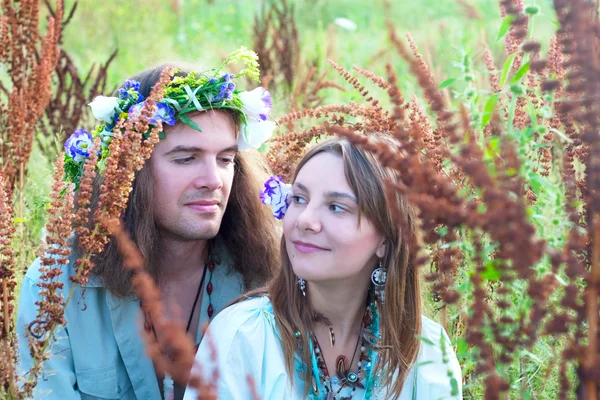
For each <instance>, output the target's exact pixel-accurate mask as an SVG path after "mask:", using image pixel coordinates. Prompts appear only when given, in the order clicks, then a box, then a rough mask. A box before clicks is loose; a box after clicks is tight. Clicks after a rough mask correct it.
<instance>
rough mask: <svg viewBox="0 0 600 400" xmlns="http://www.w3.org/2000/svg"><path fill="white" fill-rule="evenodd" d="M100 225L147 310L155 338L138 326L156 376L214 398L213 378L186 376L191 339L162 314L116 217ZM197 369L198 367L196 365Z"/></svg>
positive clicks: (149, 280)
mask: <svg viewBox="0 0 600 400" xmlns="http://www.w3.org/2000/svg"><path fill="white" fill-rule="evenodd" d="M104 226H106V228H107V229H108V230H109V231H110V233H111V234H112V235H113V236H114V237H115V239H116V240H117V243H118V245H119V251H120V252H121V254H122V255H123V257H124V263H123V265H124V266H125V268H127V269H129V270H131V271H132V272H133V276H132V278H131V280H132V284H133V290H134V292H135V294H136V295H137V296H138V298H139V299H140V301H141V302H142V303H143V304H144V309H145V311H146V312H147V313H148V315H149V317H150V319H151V320H152V324H153V326H154V330H155V332H156V340H154V338H153V337H152V336H151V335H150V334H148V333H145V331H144V330H143V329H140V333H141V334H142V335H143V336H144V339H145V343H146V351H147V353H148V354H149V355H150V357H151V358H152V361H153V362H154V367H155V369H156V371H157V374H158V375H162V376H164V374H169V376H171V377H172V378H173V380H174V381H175V382H178V383H181V384H184V385H185V384H186V383H188V386H189V387H190V388H193V389H196V390H197V392H198V400H216V399H217V395H216V393H217V386H216V384H217V380H216V379H215V380H211V381H210V382H207V381H206V380H205V379H203V378H202V377H201V376H200V375H198V374H192V376H190V370H191V368H192V366H193V365H194V356H195V353H196V352H195V348H194V342H193V341H192V339H191V338H190V337H189V336H188V335H187V333H186V330H185V327H184V326H183V325H182V324H181V323H180V322H178V321H176V320H173V319H171V318H169V317H168V316H167V315H166V314H165V305H164V303H163V302H162V300H161V298H160V289H159V288H158V287H157V286H156V283H155V282H154V280H153V279H152V277H151V276H150V274H149V273H148V272H147V271H146V270H145V269H144V258H143V256H142V254H141V253H140V252H139V250H138V249H137V247H136V246H135V244H134V243H133V242H132V241H131V239H130V238H129V235H128V234H127V233H126V232H125V230H124V229H123V227H122V226H121V224H120V223H119V220H118V219H110V220H106V221H104ZM196 367H197V368H201V366H199V365H197V366H196Z"/></svg>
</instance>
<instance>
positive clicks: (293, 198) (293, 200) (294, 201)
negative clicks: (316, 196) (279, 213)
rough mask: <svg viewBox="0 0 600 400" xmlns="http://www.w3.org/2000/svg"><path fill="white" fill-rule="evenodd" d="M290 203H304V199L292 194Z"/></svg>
mask: <svg viewBox="0 0 600 400" xmlns="http://www.w3.org/2000/svg"><path fill="white" fill-rule="evenodd" d="M292 203H295V204H304V203H306V200H305V199H304V198H303V197H302V196H297V195H296V196H292Z"/></svg>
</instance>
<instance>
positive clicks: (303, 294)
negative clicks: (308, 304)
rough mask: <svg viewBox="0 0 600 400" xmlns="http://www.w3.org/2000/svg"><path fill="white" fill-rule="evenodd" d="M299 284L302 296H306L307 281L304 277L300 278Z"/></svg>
mask: <svg viewBox="0 0 600 400" xmlns="http://www.w3.org/2000/svg"><path fill="white" fill-rule="evenodd" d="M298 286H299V287H300V291H301V292H302V296H304V297H306V281H305V280H304V279H302V278H298Z"/></svg>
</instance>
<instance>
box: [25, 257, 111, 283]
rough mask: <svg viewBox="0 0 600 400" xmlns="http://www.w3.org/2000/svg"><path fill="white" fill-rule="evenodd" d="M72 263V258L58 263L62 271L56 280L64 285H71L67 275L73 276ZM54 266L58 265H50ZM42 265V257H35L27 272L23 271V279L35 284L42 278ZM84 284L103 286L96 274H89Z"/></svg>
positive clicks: (73, 267) (74, 271)
mask: <svg viewBox="0 0 600 400" xmlns="http://www.w3.org/2000/svg"><path fill="white" fill-rule="evenodd" d="M74 263H75V261H74V260H73V259H69V262H68V263H66V264H63V265H60V268H61V269H62V273H61V274H60V276H58V281H59V282H62V283H63V284H64V285H65V287H66V286H70V285H71V280H70V279H69V277H71V276H74V275H75V273H76V270H75V265H74ZM56 266H59V264H55V265H53V266H51V268H54V267H56ZM42 267H43V265H42V259H41V258H40V257H38V258H36V259H35V260H34V261H33V262H32V263H31V265H30V266H29V268H27V272H26V273H25V277H24V280H25V281H29V282H31V283H34V284H37V283H38V282H39V281H40V280H41V279H42V274H43V271H42ZM85 286H86V287H103V286H104V285H103V282H102V278H100V277H99V276H97V275H94V274H90V276H89V278H88V282H87V283H86V284H85Z"/></svg>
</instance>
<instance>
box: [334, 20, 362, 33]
mask: <svg viewBox="0 0 600 400" xmlns="http://www.w3.org/2000/svg"><path fill="white" fill-rule="evenodd" d="M333 23H334V24H336V25H337V26H339V27H340V28H342V29H345V30H347V31H355V30H356V24H355V23H354V22H353V21H350V20H349V19H348V18H336V19H335V20H334V21H333Z"/></svg>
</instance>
